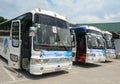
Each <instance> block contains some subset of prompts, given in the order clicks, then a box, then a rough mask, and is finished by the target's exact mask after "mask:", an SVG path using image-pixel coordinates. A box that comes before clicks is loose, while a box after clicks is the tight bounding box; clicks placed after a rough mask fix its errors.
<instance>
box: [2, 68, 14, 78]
mask: <svg viewBox="0 0 120 84" xmlns="http://www.w3.org/2000/svg"><path fill="white" fill-rule="evenodd" d="M2 69H4V70H5V72H6V73H7V74H8V75H9V76H10V78H11V79H12V80H16V79H15V77H14V76H13V75H11V73H10V72H9V71H8V70H7V69H5V68H4V67H2Z"/></svg>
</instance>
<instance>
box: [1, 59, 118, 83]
mask: <svg viewBox="0 0 120 84" xmlns="http://www.w3.org/2000/svg"><path fill="white" fill-rule="evenodd" d="M28 83H29V84H48V83H49V84H120V59H111V60H109V61H107V62H103V63H96V64H81V63H75V64H73V66H72V69H71V70H69V71H61V72H56V73H49V74H44V75H41V76H34V75H30V74H29V73H27V72H25V71H21V70H14V69H11V68H9V67H8V65H7V63H6V61H5V60H4V59H2V58H1V57H0V84H28Z"/></svg>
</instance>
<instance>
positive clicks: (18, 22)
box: [0, 8, 72, 75]
mask: <svg viewBox="0 0 120 84" xmlns="http://www.w3.org/2000/svg"><path fill="white" fill-rule="evenodd" d="M0 55H1V56H2V57H4V58H5V59H7V60H8V65H9V66H10V67H13V68H15V69H25V70H27V71H28V72H30V73H31V74H34V75H41V74H44V73H50V72H56V71H61V70H69V69H71V66H72V59H71V57H72V48H71V39H70V31H69V28H68V21H67V19H66V18H65V17H63V16H61V15H59V14H57V13H55V12H51V11H46V10H43V9H40V8H37V9H35V10H32V11H29V12H26V13H24V14H22V15H20V16H18V17H16V18H14V19H12V20H9V21H6V22H3V23H0Z"/></svg>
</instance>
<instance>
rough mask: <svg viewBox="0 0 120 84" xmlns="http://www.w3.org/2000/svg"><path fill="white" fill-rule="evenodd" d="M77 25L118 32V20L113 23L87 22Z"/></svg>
mask: <svg viewBox="0 0 120 84" xmlns="http://www.w3.org/2000/svg"><path fill="white" fill-rule="evenodd" d="M79 25H89V26H95V27H97V28H99V29H102V30H105V31H110V32H120V22H114V23H88V24H79Z"/></svg>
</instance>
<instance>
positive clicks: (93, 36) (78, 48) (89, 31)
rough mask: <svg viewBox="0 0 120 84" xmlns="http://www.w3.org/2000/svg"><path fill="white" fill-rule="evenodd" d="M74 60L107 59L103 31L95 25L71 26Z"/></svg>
mask: <svg viewBox="0 0 120 84" xmlns="http://www.w3.org/2000/svg"><path fill="white" fill-rule="evenodd" d="M70 31H71V37H73V39H72V40H71V41H72V51H73V61H74V62H83V63H95V62H101V61H105V56H104V53H105V49H104V47H105V43H104V39H103V33H102V31H101V30H100V29H98V28H96V27H93V26H76V27H73V28H70Z"/></svg>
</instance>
